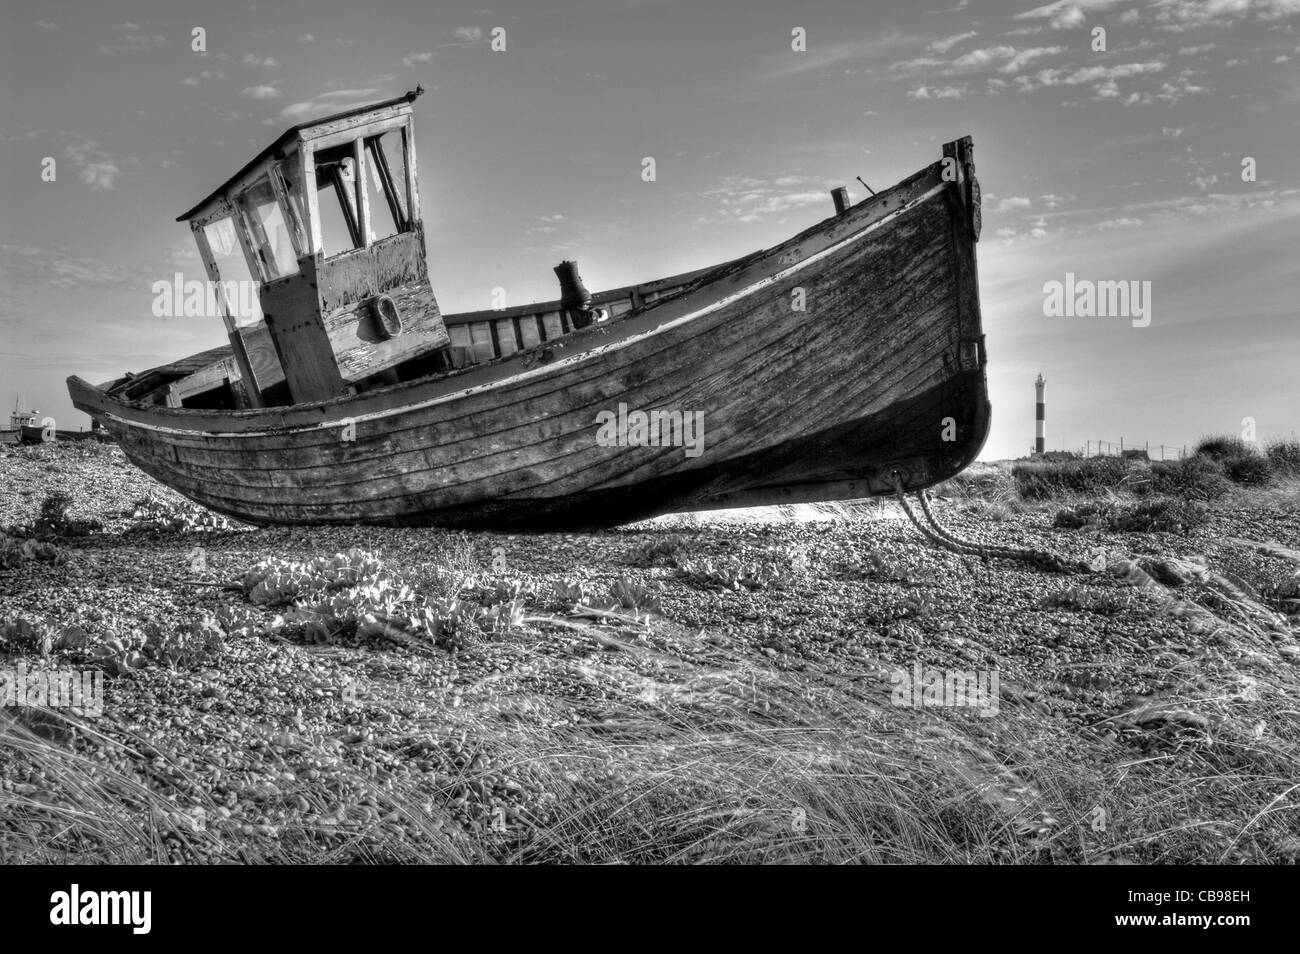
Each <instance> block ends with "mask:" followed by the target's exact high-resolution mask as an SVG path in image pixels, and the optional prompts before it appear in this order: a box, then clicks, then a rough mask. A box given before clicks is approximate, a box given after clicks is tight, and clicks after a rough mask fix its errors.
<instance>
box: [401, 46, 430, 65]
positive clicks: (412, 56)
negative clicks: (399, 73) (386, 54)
mask: <svg viewBox="0 0 1300 954" xmlns="http://www.w3.org/2000/svg"><path fill="white" fill-rule="evenodd" d="M399 62H400V64H401V65H402V66H404V67H406V69H408V70H409V69H412V68H413V67H415V66H417V65H419V64H421V63H432V62H433V51H432V50H426V51H425V52H423V53H407V54H406V55H405V56H404V57H402V58H401V60H399Z"/></svg>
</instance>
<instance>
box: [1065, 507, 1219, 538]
mask: <svg viewBox="0 0 1300 954" xmlns="http://www.w3.org/2000/svg"><path fill="white" fill-rule="evenodd" d="M1205 521H1206V511H1205V505H1204V504H1200V503H1197V502H1195V501H1190V500H1171V499H1168V498H1161V499H1157V500H1148V501H1145V502H1143V503H1140V504H1136V505H1133V506H1124V505H1120V504H1107V503H1086V504H1081V505H1079V506H1077V507H1066V508H1065V509H1063V510H1060V511H1058V512H1057V514H1056V518H1055V519H1054V520H1053V521H1052V526H1054V527H1062V528H1064V529H1067V530H1078V529H1083V528H1086V527H1093V528H1097V529H1103V530H1117V531H1120V532H1125V533H1152V532H1167V533H1186V532H1187V531H1188V530H1194V529H1196V528H1197V527H1200V526H1203V525H1204V524H1205Z"/></svg>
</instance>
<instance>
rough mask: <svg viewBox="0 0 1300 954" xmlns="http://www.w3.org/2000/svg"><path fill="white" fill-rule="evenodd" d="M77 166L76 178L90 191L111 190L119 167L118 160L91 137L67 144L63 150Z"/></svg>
mask: <svg viewBox="0 0 1300 954" xmlns="http://www.w3.org/2000/svg"><path fill="white" fill-rule="evenodd" d="M64 151H65V153H66V154H67V156H68V158H69V159H71V160H72V162H73V164H74V165H75V166H76V167H77V178H78V179H80V180H81V182H82V184H83V185H85V186H86V188H88V189H90V190H91V191H92V192H109V191H111V190H112V188H113V185H114V183H116V181H117V177H118V175H119V174H120V173H121V171H122V170H121V167H120V166H119V165H118V160H117V159H116V158H115V157H114V156H112V155H110V154H109V153H108V152H106V151H105V150H104V149H103V148H101V146H100V145H99V143H98V142H96V141H95V140H93V139H83V140H81V141H79V142H75V143H71V144H69V145H68V146H67V147H66V149H65V150H64Z"/></svg>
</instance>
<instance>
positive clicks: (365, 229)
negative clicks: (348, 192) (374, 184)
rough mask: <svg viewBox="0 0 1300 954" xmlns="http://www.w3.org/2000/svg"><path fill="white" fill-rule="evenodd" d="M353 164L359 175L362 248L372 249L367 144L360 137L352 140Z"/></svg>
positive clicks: (358, 209)
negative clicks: (367, 183)
mask: <svg viewBox="0 0 1300 954" xmlns="http://www.w3.org/2000/svg"><path fill="white" fill-rule="evenodd" d="M352 163H353V165H355V166H356V173H357V182H356V189H357V220H358V223H359V228H360V231H361V247H362V248H369V247H370V192H369V190H368V189H366V143H365V140H364V139H362V138H361V137H360V136H358V137H357V138H356V139H354V140H352Z"/></svg>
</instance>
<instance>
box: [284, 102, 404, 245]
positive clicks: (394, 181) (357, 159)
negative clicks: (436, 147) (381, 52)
mask: <svg viewBox="0 0 1300 954" xmlns="http://www.w3.org/2000/svg"><path fill="white" fill-rule="evenodd" d="M388 132H397V133H399V134H400V136H401V157H402V170H401V172H402V175H401V178H400V179H399V178H398V177H397V176H396V175H395V173H394V170H393V168H392V164H391V163H390V162H389V161H388V156H387V155H386V154H385V153H384V150H383V148H382V143H381V142H380V140H381V139H382V137H383V136H384V135H385V134H386V133H388ZM344 145H350V146H351V149H350V150H349V151H350V153H351V155H350V157H349V158H351V159H352V162H353V169H354V181H353V182H352V183H351V185H348V184H347V182H346V179H344V178H343V177H342V176H341V174H340V170H339V168H338V166H337V164H336V163H335V162H334V161H332V160H331V161H330V162H328V163H326V164H320V165H318V163H317V156H318V154H320V153H322V152H330V151H332V150H337V149H338V148H339V147H340V146H344ZM300 161H301V163H302V165H303V167H304V174H303V176H302V178H303V182H304V189H303V191H304V197H305V199H306V201H307V217H308V220H309V228H308V231H309V233H310V239H311V248H312V251H313V253H314V254H317V255H323V257H324V258H325V259H326V260H329V259H333V258H337V257H338V256H340V255H347V254H349V253H351V252H355V251H357V250H358V249H363V248H369V247H370V246H372V245H374V244H376V243H377V242H383V241H386V240H387V239H388V238H392V237H393V236H385V238H380V239H375V240H374V241H372V240H371V239H370V231H371V221H370V203H369V195H368V192H367V189H366V176H368V175H371V172H370V170H369V168H368V166H369V164H370V163H371V162H374V163H375V165H376V168H377V169H378V170H379V186H380V191H382V192H383V194H384V199H385V202H387V204H388V208H389V212H390V214H393V213H396V214H394V215H393V224H394V226H395V227H396V229H397V231H396V233H394V234H395V235H401V234H403V233H405V232H410V231H412V230H413V229H414V228H415V224H416V222H417V221H418V218H419V197H418V194H417V192H416V187H415V185H416V184H415V171H414V168H415V165H414V164H415V144H414V140H413V137H412V135H411V125H410V120H409V117H400V118H398V119H394V120H390V121H388V122H387V123H385V124H384V125H383V126H382V127H378V128H377V127H375V126H370V127H369V128H366V129H365V130H364V134H362V132H361V131H358V130H346V131H342V132H338V133H334V134H332V135H328V136H322V137H320V138H318V139H314V140H307V141H305V142H304V146H303V149H302V155H301V158H300ZM322 172H324V173H325V176H324V179H325V181H324V182H322V181H321V179H322V176H321V173H322ZM331 186H332V187H333V188H332V191H333V195H334V197H335V199H336V200H337V201H338V203H339V208H340V209H341V211H342V213H343V216H344V219H345V221H346V222H347V227H348V232H349V236H350V238H351V240H352V243H353V244H352V248H349V249H341V250H340V251H337V252H334V253H333V254H331V255H324V245H323V242H322V238H321V224H322V222H321V212H320V194H321V192H324V191H325V190H326V189H329V188H330V187H331ZM354 189H355V191H353V190H354Z"/></svg>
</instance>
